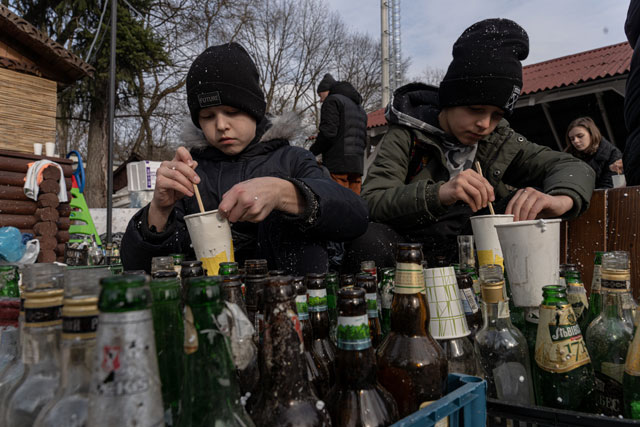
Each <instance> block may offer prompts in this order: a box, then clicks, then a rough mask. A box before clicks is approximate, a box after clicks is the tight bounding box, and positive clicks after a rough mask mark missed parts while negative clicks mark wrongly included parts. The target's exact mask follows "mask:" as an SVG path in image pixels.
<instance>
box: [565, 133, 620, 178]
mask: <svg viewBox="0 0 640 427" xmlns="http://www.w3.org/2000/svg"><path fill="white" fill-rule="evenodd" d="M572 154H573V155H574V156H576V157H577V158H579V159H581V160H584V161H585V162H586V163H587V164H588V165H589V166H591V167H592V168H593V170H594V171H595V172H596V188H613V179H611V177H612V176H613V175H614V174H615V172H613V171H612V170H611V169H609V165H610V164H612V163H613V162H615V161H616V160H619V159H621V158H622V152H621V151H620V150H618V148H617V147H616V146H615V145H613V144H612V143H610V142H609V141H607V140H606V139H604V138H603V139H602V140H601V141H600V145H599V146H598V150H596V152H595V153H594V154H593V155H591V156H585V155H581V154H582V153H579V152H578V153H575V152H572Z"/></svg>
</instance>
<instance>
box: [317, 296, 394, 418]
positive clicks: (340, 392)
mask: <svg viewBox="0 0 640 427" xmlns="http://www.w3.org/2000/svg"><path fill="white" fill-rule="evenodd" d="M368 310H369V307H368V305H367V303H366V302H365V291H364V290H363V289H360V288H343V289H340V290H339V291H338V311H339V317H338V350H337V355H336V370H337V382H336V385H335V387H334V388H333V389H332V390H331V394H330V396H329V398H328V400H327V406H328V408H329V413H330V414H331V421H332V423H333V425H335V426H370V427H376V426H380V427H382V426H387V425H389V424H391V423H393V422H394V421H396V420H397V419H398V408H397V405H396V402H395V400H394V398H393V396H391V394H390V393H389V392H388V391H387V390H385V389H384V388H383V387H382V386H381V385H380V383H379V382H378V380H377V376H376V371H377V366H376V355H375V352H374V350H373V348H372V346H371V338H370V334H369V330H368V329H369V319H368V315H367V311H368Z"/></svg>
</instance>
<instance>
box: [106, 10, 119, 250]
mask: <svg viewBox="0 0 640 427" xmlns="http://www.w3.org/2000/svg"><path fill="white" fill-rule="evenodd" d="M117 24H118V0H111V61H110V63H109V147H108V155H107V243H111V220H112V215H111V214H112V212H111V210H112V208H113V139H114V131H113V121H114V114H115V108H116V28H117Z"/></svg>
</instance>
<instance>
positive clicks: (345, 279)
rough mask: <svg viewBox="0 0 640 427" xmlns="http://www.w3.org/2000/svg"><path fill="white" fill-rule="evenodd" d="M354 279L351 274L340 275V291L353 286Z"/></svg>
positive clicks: (354, 283)
mask: <svg viewBox="0 0 640 427" xmlns="http://www.w3.org/2000/svg"><path fill="white" fill-rule="evenodd" d="M355 285H356V279H355V277H354V276H353V274H341V275H340V289H342V288H346V287H347V286H355Z"/></svg>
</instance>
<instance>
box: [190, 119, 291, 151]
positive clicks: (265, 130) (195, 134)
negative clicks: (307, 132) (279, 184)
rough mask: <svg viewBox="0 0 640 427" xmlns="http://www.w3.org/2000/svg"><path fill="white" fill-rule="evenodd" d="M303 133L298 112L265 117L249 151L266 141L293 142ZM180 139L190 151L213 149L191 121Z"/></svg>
mask: <svg viewBox="0 0 640 427" xmlns="http://www.w3.org/2000/svg"><path fill="white" fill-rule="evenodd" d="M302 133H303V128H302V120H301V118H300V115H299V114H298V113H296V112H293V111H291V112H288V113H284V114H282V115H279V116H273V117H265V118H264V119H263V120H262V122H260V123H259V124H258V126H257V127H256V139H255V140H254V141H252V142H251V143H250V144H249V146H248V147H247V149H248V148H249V147H250V146H251V145H253V144H256V143H263V142H266V141H272V140H285V141H293V140H295V139H297V138H300V137H301V136H302ZM180 139H181V140H182V142H183V144H184V146H185V147H187V148H188V149H189V150H190V151H196V152H202V151H204V150H205V149H207V148H210V147H211V145H210V144H209V143H208V142H207V139H206V138H205V136H204V133H203V132H202V130H201V129H199V128H197V127H196V126H195V125H194V124H193V122H192V121H191V120H185V122H184V125H183V127H182V132H181V134H180ZM211 148H212V149H214V148H213V147H211ZM214 150H215V149H214ZM245 151H246V149H245Z"/></svg>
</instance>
